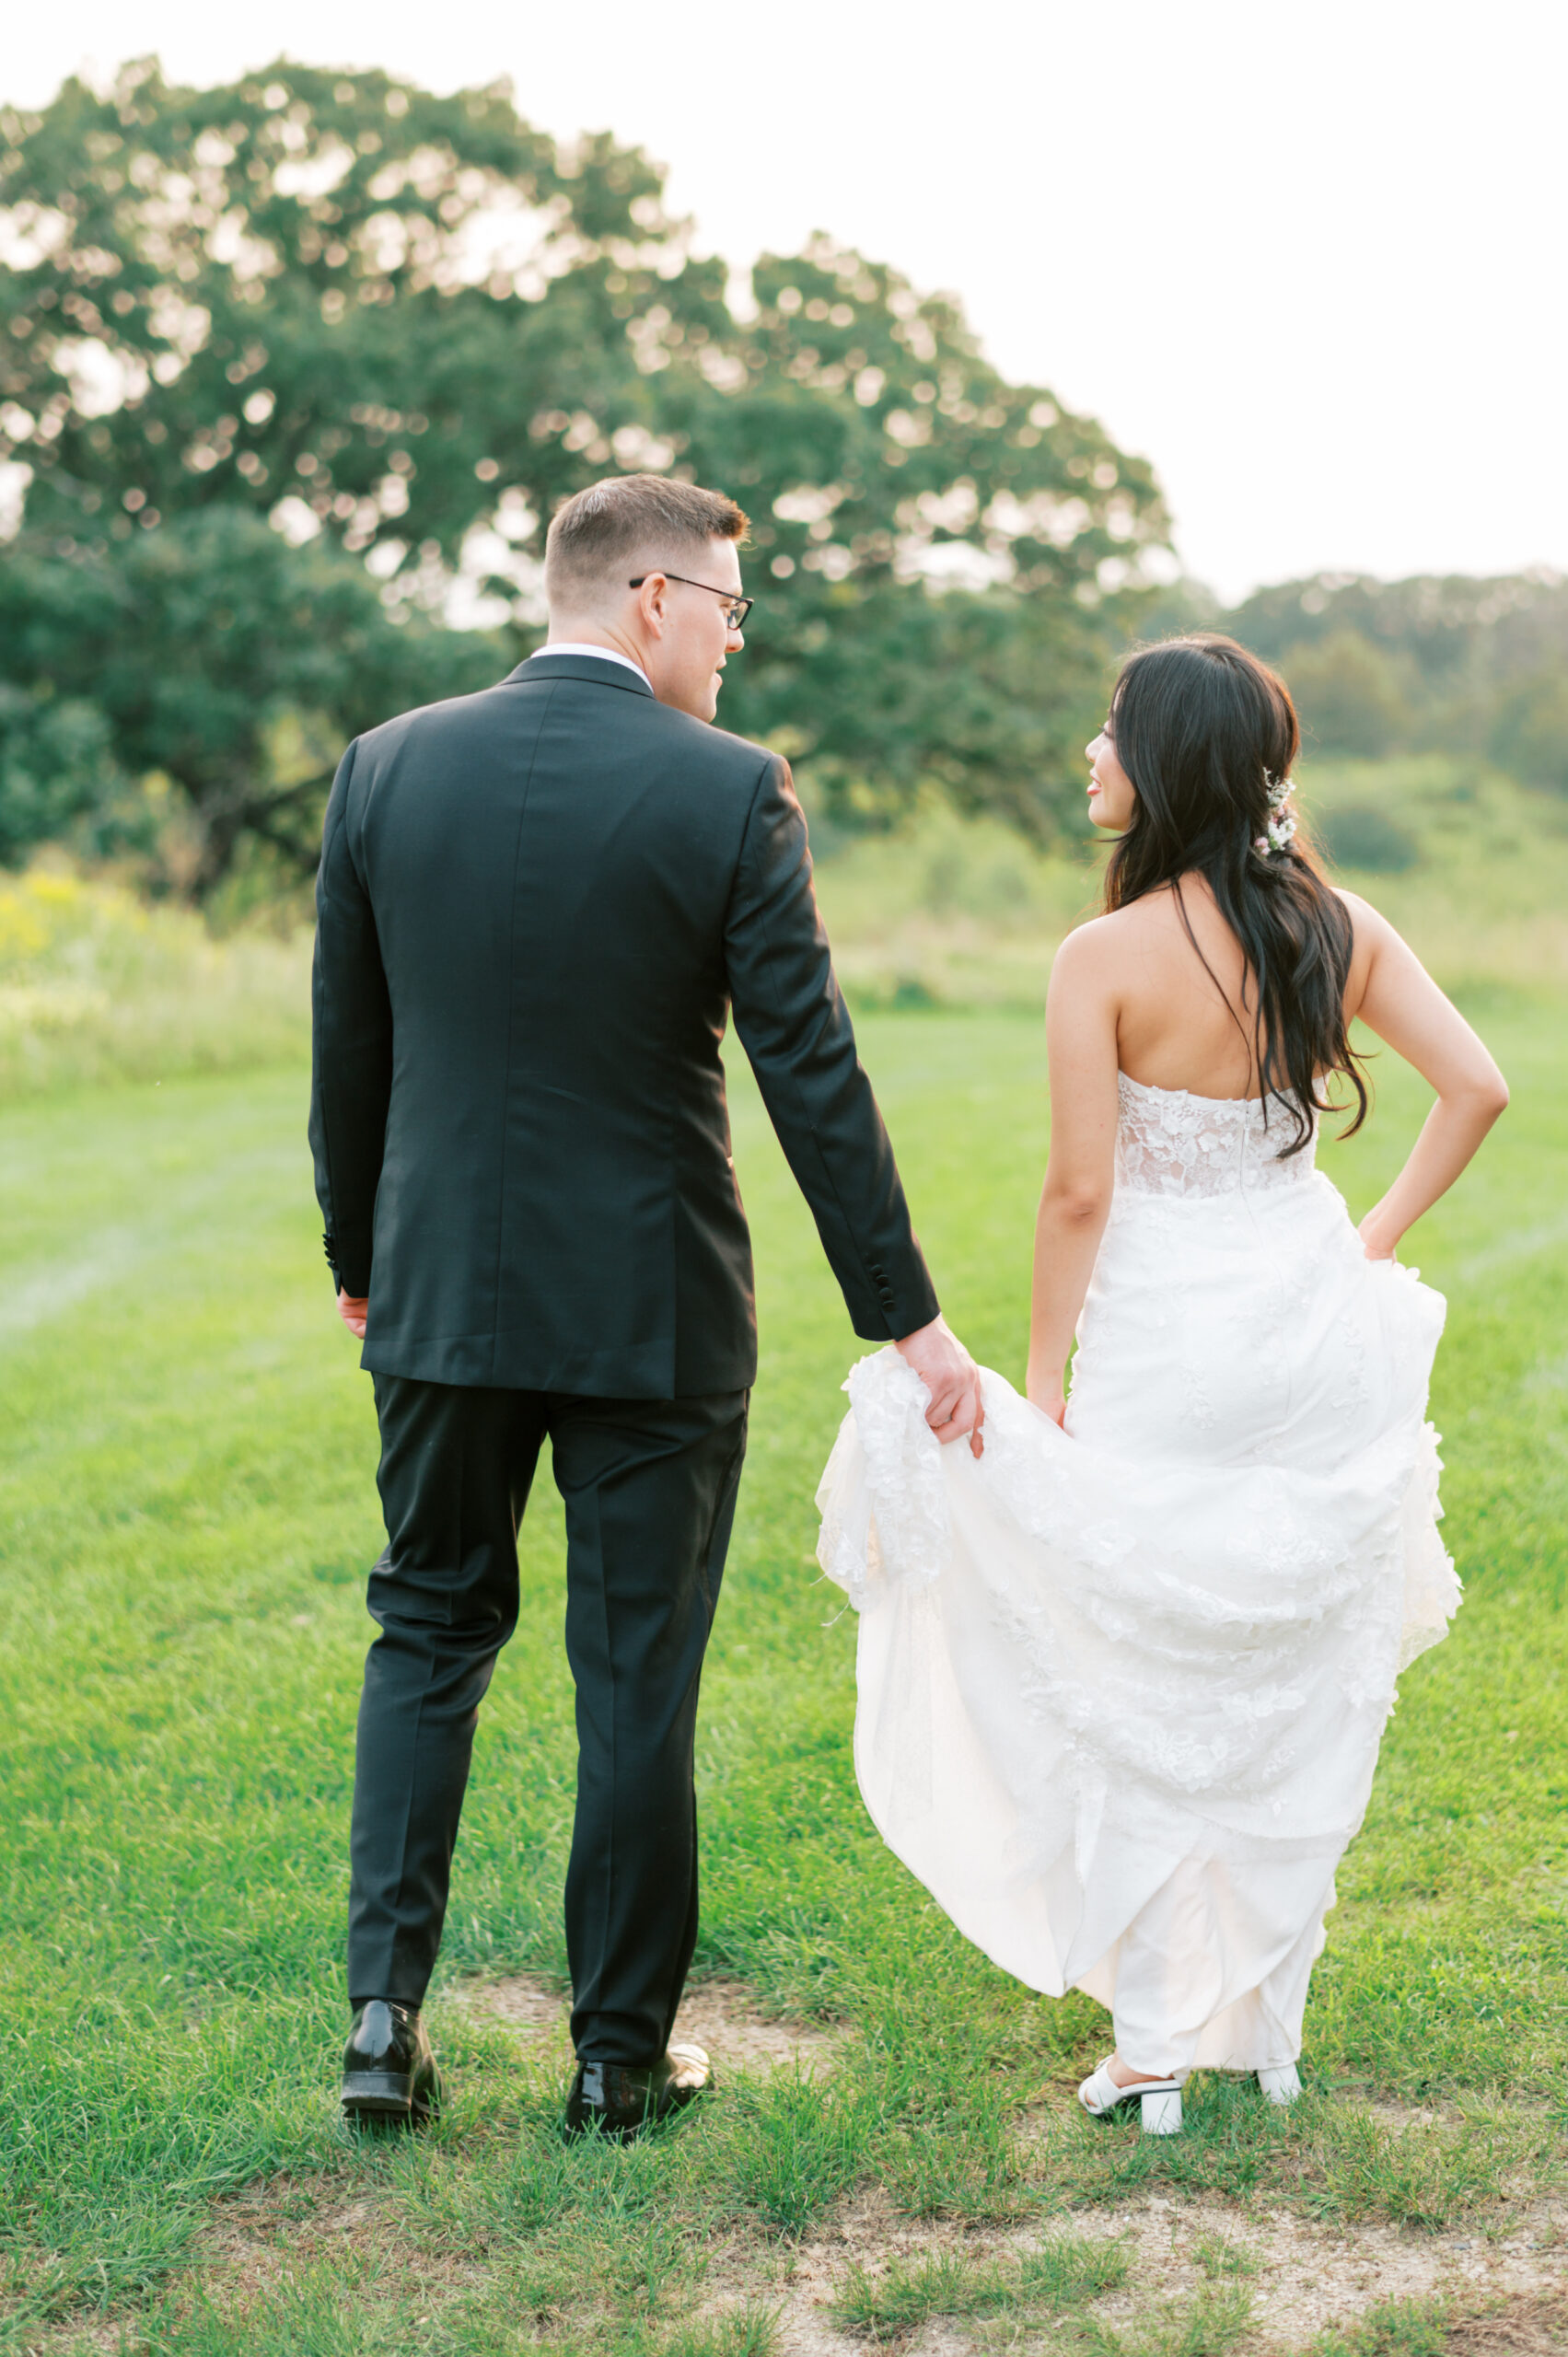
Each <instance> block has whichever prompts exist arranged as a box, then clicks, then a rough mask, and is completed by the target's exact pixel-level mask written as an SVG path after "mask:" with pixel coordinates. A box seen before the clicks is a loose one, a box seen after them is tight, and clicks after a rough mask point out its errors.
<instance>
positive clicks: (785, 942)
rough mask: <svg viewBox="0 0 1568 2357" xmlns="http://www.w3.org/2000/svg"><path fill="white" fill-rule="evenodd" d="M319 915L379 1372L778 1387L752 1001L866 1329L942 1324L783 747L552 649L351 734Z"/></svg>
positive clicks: (323, 1188) (781, 1121) (335, 1156)
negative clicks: (484, 682)
mask: <svg viewBox="0 0 1568 2357" xmlns="http://www.w3.org/2000/svg"><path fill="white" fill-rule="evenodd" d="M317 909H318V913H319V925H318V931H317V939H316V979H315V1074H314V1085H313V1088H312V1093H311V1110H310V1140H311V1144H312V1147H313V1149H314V1153H315V1158H316V1191H317V1194H318V1196H319V1200H320V1203H321V1210H322V1214H323V1216H324V1218H325V1220H326V1225H327V1237H326V1243H327V1257H328V1259H329V1260H330V1261H331V1264H332V1269H333V1272H334V1274H335V1275H336V1277H337V1279H338V1281H339V1283H340V1284H341V1285H342V1286H343V1289H344V1290H345V1291H346V1292H348V1293H349V1294H351V1295H366V1294H367V1295H369V1300H370V1309H369V1317H368V1322H367V1328H366V1342H365V1359H364V1364H366V1366H368V1367H373V1368H376V1369H378V1370H381V1371H384V1372H386V1373H389V1374H394V1375H409V1376H424V1377H425V1378H426V1379H427V1380H430V1381H434V1382H438V1383H453V1384H495V1385H506V1386H513V1387H518V1388H521V1389H526V1390H543V1391H571V1392H584V1393H591V1394H596V1395H598V1396H601V1397H608V1398H627V1399H671V1398H677V1397H682V1396H686V1395H690V1394H694V1393H702V1392H715V1391H732V1390H740V1389H743V1388H744V1387H746V1386H748V1385H749V1383H750V1382H751V1381H752V1379H753V1377H754V1376H755V1374H756V1364H757V1347H756V1314H755V1305H754V1299H753V1293H752V1276H751V1250H750V1243H749V1237H748V1234H747V1228H746V1219H745V1215H744V1213H743V1212H742V1210H741V1205H740V1197H739V1194H738V1190H737V1188H736V1182H735V1170H734V1166H733V1163H732V1161H731V1158H730V1150H729V1121H728V1116H727V1113H726V1106H725V1087H724V1066H723V1063H722V1062H721V1061H720V1055H719V1047H720V1042H721V1040H722V1039H723V1036H724V1031H725V1024H726V1014H727V1011H728V1009H729V1008H730V1007H731V1006H733V1008H734V1014H735V1025H736V1029H737V1031H738V1033H739V1036H740V1039H741V1040H742V1042H743V1043H744V1045H745V1048H746V1051H747V1054H748V1055H749V1057H750V1060H751V1064H752V1068H753V1070H754V1071H755V1073H756V1074H757V1078H758V1081H759V1083H760V1085H761V1092H762V1096H763V1098H764V1100H765V1102H766V1104H767V1108H768V1111H769V1113H770V1115H771V1116H772V1121H773V1126H774V1128H775V1129H776V1130H777V1132H778V1134H779V1139H780V1142H781V1144H783V1147H784V1153H785V1154H786V1155H787V1156H788V1157H789V1162H790V1167H791V1168H792V1169H793V1170H794V1172H795V1175H796V1179H797V1180H798V1181H799V1184H800V1186H801V1188H802V1190H803V1191H804V1193H805V1195H806V1198H807V1202H809V1204H810V1206H811V1209H812V1212H813V1213H814V1214H815V1216H816V1220H817V1225H818V1229H819V1234H820V1236H821V1238H822V1244H823V1248H824V1249H825V1250H826V1252H827V1255H828V1258H829V1260H830V1262H831V1264H832V1268H833V1272H834V1274H835V1276H836V1277H837V1278H838V1281H839V1283H840V1284H841V1286H842V1288H843V1295H844V1299H845V1302H846V1303H847V1305H848V1307H849V1313H850V1317H851V1318H852V1320H853V1322H854V1329H855V1331H856V1333H857V1334H860V1335H862V1336H863V1337H864V1338H865V1340H867V1341H887V1340H889V1338H894V1337H897V1336H899V1335H901V1334H905V1333H909V1332H911V1331H912V1330H913V1329H915V1328H916V1327H919V1326H923V1325H924V1324H925V1323H926V1322H927V1321H928V1319H930V1318H934V1317H935V1314H936V1297H935V1294H934V1293H933V1291H932V1287H931V1280H930V1277H929V1275H928V1274H927V1271H926V1268H925V1263H924V1260H923V1259H922V1257H921V1251H920V1247H919V1245H918V1244H917V1242H916V1241H915V1237H914V1236H913V1234H912V1230H911V1227H910V1221H909V1213H908V1210H907V1208H906V1206H905V1202H904V1196H903V1190H902V1188H901V1186H900V1181H899V1174H898V1170H897V1167H896V1166H895V1164H894V1161H893V1154H892V1148H891V1147H890V1145H889V1142H888V1134H887V1132H886V1130H885V1129H884V1128H883V1125H882V1119H881V1116H880V1114H879V1113H878V1111H877V1103H876V1099H875V1097H873V1096H872V1093H871V1086H870V1083H869V1082H868V1081H867V1079H866V1077H865V1073H864V1072H863V1071H862V1069H861V1066H860V1062H859V1060H858V1058H857V1056H856V1054H855V1046H854V1032H853V1031H852V1029H851V1027H850V1020H849V1016H848V1015H847V1013H846V1012H845V1009H844V1004H843V1001H842V997H841V996H840V994H839V988H838V984H837V982H836V981H835V980H834V977H833V970H832V966H831V963H830V958H829V953H828V944H827V939H826V937H825V935H824V934H823V931H822V927H821V923H820V922H819V918H818V914H817V906H816V901H815V899H814V897H813V894H812V889H811V862H810V856H809V853H808V852H807V841H806V822H805V819H804V818H803V816H802V814H801V809H800V805H799V803H798V802H797V801H796V796H795V792H794V789H793V787H792V785H791V784H790V776H789V770H788V767H787V765H786V763H785V762H784V761H782V760H780V759H779V757H778V756H777V755H776V754H773V753H769V752H766V751H764V750H763V749H761V747H760V746H756V745H749V744H747V743H745V742H744V741H743V740H742V739H740V738H739V737H730V736H726V734H725V733H724V732H723V731H722V730H721V729H717V728H712V727H708V726H705V725H704V724H703V722H701V721H698V720H693V719H691V717H690V716H689V715H688V714H685V713H680V712H674V711H671V710H669V709H668V707H667V706H665V705H663V704H661V703H659V702H657V701H656V698H655V697H654V695H653V693H652V691H651V690H650V689H649V688H648V687H647V685H646V684H645V681H644V680H643V679H642V677H641V676H640V674H638V673H637V672H635V671H633V670H631V669H629V668H627V667H626V666H625V665H623V664H619V663H615V662H611V661H598V660H596V659H594V658H592V657H588V656H561V655H558V656H543V657H541V658H537V659H536V660H534V661H532V662H529V663H525V664H522V665H520V666H519V668H517V670H516V671H514V672H513V673H512V675H511V677H510V678H509V679H505V680H503V681H502V682H501V684H500V685H499V686H497V687H494V688H491V689H488V690H486V691H485V692H484V693H482V694H481V695H475V696H466V697H463V698H461V699H459V701H457V702H451V703H444V704H435V705H431V706H429V707H427V708H426V709H424V711H420V712H412V713H408V714H404V715H403V717H402V718H401V719H399V720H393V721H389V722H388V723H387V725H386V726H384V727H381V728H377V729H373V730H371V732H370V733H369V734H368V735H367V736H365V737H359V738H357V739H356V740H355V742H354V744H353V745H351V746H350V748H349V749H348V751H347V753H346V754H345V755H344V757H343V764H342V766H341V768H340V769H339V771H338V774H337V779H336V782H335V784H334V785H333V787H332V792H331V800H330V801H329V803H328V806H327V819H326V830H325V841H324V845H323V851H322V858H321V870H320V877H319V883H318V887H317Z"/></svg>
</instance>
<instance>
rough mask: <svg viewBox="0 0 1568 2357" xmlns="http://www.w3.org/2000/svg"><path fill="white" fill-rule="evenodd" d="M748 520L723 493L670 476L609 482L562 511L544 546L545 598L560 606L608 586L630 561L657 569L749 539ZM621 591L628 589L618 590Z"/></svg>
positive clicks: (578, 495) (571, 501)
mask: <svg viewBox="0 0 1568 2357" xmlns="http://www.w3.org/2000/svg"><path fill="white" fill-rule="evenodd" d="M749 530H750V525H749V522H748V520H747V518H746V517H745V516H744V515H743V514H742V512H741V510H740V509H739V508H738V506H737V505H736V504H735V502H734V500H733V499H730V498H728V497H726V494H725V493H723V492H722V491H703V490H701V489H700V488H699V487H698V485H697V484H696V483H694V482H673V481H672V480H671V478H670V477H669V476H668V475H610V476H608V477H607V478H606V479H605V481H604V482H593V483H590V484H589V485H588V487H587V490H586V491H579V492H576V493H574V495H573V496H572V497H571V498H570V499H567V500H563V503H562V505H560V506H559V507H558V508H557V509H556V511H555V513H554V515H553V516H552V517H551V521H550V531H549V535H548V537H547V538H546V540H545V543H544V592H545V596H546V597H547V598H549V599H550V600H551V602H552V604H560V603H561V602H563V599H564V598H568V597H570V595H571V594H572V592H573V591H574V590H576V591H581V590H584V589H593V588H602V587H605V586H609V585H610V583H611V582H612V581H613V580H614V577H615V575H616V574H617V572H618V571H619V570H620V568H621V566H622V564H624V563H627V562H628V561H630V562H631V563H632V568H633V571H634V570H635V569H636V560H637V559H639V558H642V559H644V560H645V562H646V563H648V564H649V566H650V567H656V566H658V565H659V564H661V563H667V562H668V558H669V557H671V556H678V555H679V554H680V553H681V552H684V551H689V550H691V549H693V548H699V547H702V546H703V545H704V544H705V543H706V542H707V541H709V540H745V538H746V535H747V533H748V532H749ZM617 586H621V585H617Z"/></svg>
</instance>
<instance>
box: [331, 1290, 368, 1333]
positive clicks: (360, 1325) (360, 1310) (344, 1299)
mask: <svg viewBox="0 0 1568 2357" xmlns="http://www.w3.org/2000/svg"><path fill="white" fill-rule="evenodd" d="M369 1314H370V1304H369V1302H368V1301H355V1300H354V1296H353V1295H352V1294H346V1293H343V1292H342V1291H340V1292H339V1295H338V1316H339V1317H340V1318H342V1319H343V1324H344V1325H345V1326H346V1327H347V1328H348V1330H349V1332H350V1333H351V1334H357V1335H358V1337H359V1339H360V1341H362V1342H363V1341H364V1340H365V1321H366V1318H367V1317H368V1316H369Z"/></svg>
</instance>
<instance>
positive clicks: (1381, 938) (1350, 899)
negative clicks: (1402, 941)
mask: <svg viewBox="0 0 1568 2357" xmlns="http://www.w3.org/2000/svg"><path fill="white" fill-rule="evenodd" d="M1329 889H1330V892H1332V893H1333V894H1334V896H1335V897H1336V899H1337V900H1339V902H1340V904H1341V906H1342V908H1343V909H1344V911H1345V913H1346V915H1347V916H1348V917H1349V918H1350V922H1351V933H1352V935H1353V940H1354V950H1353V955H1354V956H1356V957H1358V958H1359V957H1361V956H1364V955H1365V956H1370V954H1371V952H1372V951H1373V950H1374V949H1376V947H1377V946H1379V944H1380V943H1383V942H1386V941H1398V939H1399V938H1400V936H1399V934H1398V933H1397V932H1396V931H1395V929H1394V927H1393V926H1392V925H1391V924H1390V923H1389V922H1388V918H1387V917H1386V916H1385V915H1384V914H1383V911H1382V910H1381V909H1378V908H1374V906H1373V904H1372V902H1371V901H1370V900H1364V899H1363V898H1362V896H1361V894H1360V893H1359V892H1347V891H1346V890H1345V888H1344V887H1343V885H1342V884H1330V887H1329Z"/></svg>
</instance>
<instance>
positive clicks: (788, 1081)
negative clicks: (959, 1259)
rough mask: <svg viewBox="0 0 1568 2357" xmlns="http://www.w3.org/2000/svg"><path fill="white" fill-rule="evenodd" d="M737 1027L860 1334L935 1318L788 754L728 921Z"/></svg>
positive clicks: (762, 804) (761, 792) (749, 834)
mask: <svg viewBox="0 0 1568 2357" xmlns="http://www.w3.org/2000/svg"><path fill="white" fill-rule="evenodd" d="M725 947H726V963H727V968H728V979H729V989H730V1000H731V1004H732V1005H733V1007H734V1011H735V1028H736V1030H737V1031H738V1034H739V1036H740V1040H741V1044H742V1045H743V1046H744V1048H745V1050H746V1052H747V1054H748V1056H749V1058H750V1060H751V1068H752V1070H753V1071H754V1072H755V1074H756V1075H757V1081H758V1085H759V1086H760V1087H761V1092H762V1097H763V1101H764V1103H765V1104H766V1106H767V1108H768V1112H769V1115H770V1116H771V1118H772V1124H773V1127H774V1129H775V1130H776V1131H777V1132H778V1137H779V1143H780V1144H781V1145H782V1146H783V1148H784V1153H785V1155H786V1156H787V1157H788V1161H789V1166H790V1168H791V1169H792V1170H793V1171H794V1173H795V1177H796V1183H797V1184H798V1185H799V1187H800V1190H801V1192H802V1193H803V1194H804V1195H805V1197H806V1200H807V1202H808V1203H809V1204H810V1206H811V1211H812V1214H813V1216H814V1217H815V1219H816V1222H817V1230H818V1234H819V1236H820V1237H821V1239H822V1248H823V1250H824V1251H825V1252H826V1253H827V1256H828V1259H829V1261H830V1264H831V1267H832V1271H833V1274H834V1276H835V1277H837V1279H838V1281H839V1283H840V1285H841V1287H842V1291H843V1296H844V1302H845V1305H846V1306H847V1308H848V1310H849V1314H850V1318H851V1321H852V1323H853V1324H854V1330H855V1332H856V1333H857V1334H858V1335H860V1336H861V1338H862V1339H863V1340H864V1341H872V1342H884V1341H897V1340H898V1339H899V1338H900V1336H901V1335H904V1334H912V1333H913V1332H914V1331H915V1329H917V1328H919V1327H921V1326H925V1325H928V1324H929V1323H930V1321H931V1319H932V1318H935V1316H936V1311H937V1304H936V1295H935V1291H934V1290H933V1288H932V1283H931V1277H930V1274H929V1272H928V1271H927V1269H926V1266H925V1260H924V1258H923V1254H922V1252H921V1248H920V1246H919V1244H918V1242H917V1241H916V1239H915V1235H914V1231H913V1229H912V1227H911V1225H910V1215H909V1207H908V1205H907V1204H906V1202H905V1201H904V1190H903V1187H902V1185H901V1183H900V1179H899V1172H898V1165H897V1164H896V1163H895V1162H894V1160H893V1149H892V1146H891V1144H889V1138H888V1132H887V1131H886V1129H885V1128H884V1126H883V1122H882V1116H881V1114H880V1113H879V1112H878V1110H877V1099H876V1097H874V1096H873V1095H872V1093H871V1083H870V1082H869V1081H868V1080H867V1078H866V1076H865V1072H864V1071H863V1070H862V1068H861V1063H860V1059H859V1057H858V1055H857V1054H856V1052H855V1045H854V1029H853V1028H852V1027H851V1024H850V1019H849V1014H848V1011H847V1009H846V1008H845V1005H844V1003H843V1000H842V996H841V995H840V992H839V986H838V982H837V981H836V979H835V977H834V974H833V967H832V960H831V958H830V954H829V950H828V939H827V935H826V934H825V933H824V932H823V930H822V923H821V919H820V918H819V915H818V913H817V900H816V895H815V894H814V892H813V891H812V888H811V855H810V853H809V851H808V850H807V841H806V819H805V815H804V813H803V812H802V810H801V807H800V804H799V803H798V801H797V800H796V795H795V788H794V786H793V784H791V782H790V774H789V768H788V764H787V763H786V762H784V761H780V760H774V761H770V762H769V764H768V766H767V768H766V770H765V771H764V772H763V773H762V776H761V781H760V783H759V784H758V788H757V793H756V795H755V797H754V799H753V801H752V805H751V809H750V813H749V818H748V819H747V825H746V833H745V837H744V839H743V842H742V844H741V851H740V859H739V863H738V868H737V872H736V879H735V886H734V889H733V891H732V894H731V897H730V904H729V910H728V914H727V917H726V927H725Z"/></svg>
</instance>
